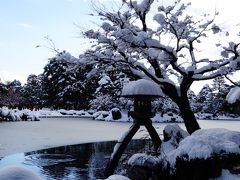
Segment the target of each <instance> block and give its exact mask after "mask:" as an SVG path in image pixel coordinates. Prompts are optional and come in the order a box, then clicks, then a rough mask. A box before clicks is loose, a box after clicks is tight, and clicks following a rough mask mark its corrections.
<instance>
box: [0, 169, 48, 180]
mask: <svg viewBox="0 0 240 180" xmlns="http://www.w3.org/2000/svg"><path fill="white" fill-rule="evenodd" d="M0 179H1V180H14V179H16V180H43V179H42V178H41V177H40V176H38V175H36V174H35V173H34V172H32V171H30V170H28V169H26V168H23V167H18V166H7V167H4V168H1V169H0Z"/></svg>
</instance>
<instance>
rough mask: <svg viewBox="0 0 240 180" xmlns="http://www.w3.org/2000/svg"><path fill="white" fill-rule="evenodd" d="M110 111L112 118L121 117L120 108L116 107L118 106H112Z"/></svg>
mask: <svg viewBox="0 0 240 180" xmlns="http://www.w3.org/2000/svg"><path fill="white" fill-rule="evenodd" d="M111 113H112V118H113V120H118V119H121V117H122V113H121V111H120V109H118V108H113V109H112V110H111Z"/></svg>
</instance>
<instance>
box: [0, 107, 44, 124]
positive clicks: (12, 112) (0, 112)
mask: <svg viewBox="0 0 240 180" xmlns="http://www.w3.org/2000/svg"><path fill="white" fill-rule="evenodd" d="M0 120H3V121H27V120H31V121H39V117H38V115H37V114H36V113H35V112H34V111H30V110H28V109H24V110H18V109H8V108H7V107H2V108H0Z"/></svg>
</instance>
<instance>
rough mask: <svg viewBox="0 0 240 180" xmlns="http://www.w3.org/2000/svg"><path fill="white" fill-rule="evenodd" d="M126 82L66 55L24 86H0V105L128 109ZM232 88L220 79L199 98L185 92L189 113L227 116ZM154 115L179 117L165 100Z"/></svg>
mask: <svg viewBox="0 0 240 180" xmlns="http://www.w3.org/2000/svg"><path fill="white" fill-rule="evenodd" d="M129 80H134V79H133V78H132V79H130V77H129V76H128V73H127V72H123V71H119V69H118V68H116V67H114V66H113V65H112V66H108V68H105V69H102V68H98V65H96V64H85V63H79V61H78V60H77V59H76V58H74V57H73V56H71V55H70V54H69V53H67V52H61V53H58V54H57V55H56V57H54V58H51V59H50V60H49V62H48V64H47V65H46V66H45V67H44V72H43V73H42V74H40V75H38V76H37V75H29V77H28V78H27V83H26V84H25V85H23V86H22V85H21V83H20V82H19V81H17V80H14V81H12V82H7V83H6V84H0V97H1V98H0V105H1V106H9V107H13V108H16V107H17V108H30V109H33V108H42V107H48V108H52V109H61V108H63V109H93V110H110V109H112V108H114V107H119V108H121V109H129V108H130V106H131V102H130V101H129V100H127V99H124V98H121V97H120V94H121V89H122V87H123V85H124V84H126V83H127V82H129ZM231 87H232V86H230V85H228V84H227V83H226V82H225V79H224V77H217V78H215V79H214V80H213V82H212V84H211V86H210V85H208V84H206V85H205V86H204V87H203V88H202V89H201V91H200V92H199V94H197V95H196V94H195V93H194V92H193V91H191V90H190V91H189V92H188V98H189V100H190V103H191V107H192V110H193V111H194V112H195V113H197V112H205V113H212V114H216V113H219V112H225V113H226V112H229V108H228V105H227V103H226V100H225V98H226V95H227V93H228V92H229V90H230V88H231ZM154 108H155V110H156V111H158V112H162V113H167V112H173V113H179V110H178V107H177V105H176V104H175V103H174V102H173V101H171V99H170V98H168V97H163V98H161V99H160V100H157V101H155V102H154Z"/></svg>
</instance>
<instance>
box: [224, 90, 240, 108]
mask: <svg viewBox="0 0 240 180" xmlns="http://www.w3.org/2000/svg"><path fill="white" fill-rule="evenodd" d="M226 100H227V102H228V103H229V104H233V103H235V102H236V101H237V100H240V87H234V88H232V89H231V90H230V91H229V93H228V95H227V97H226Z"/></svg>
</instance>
